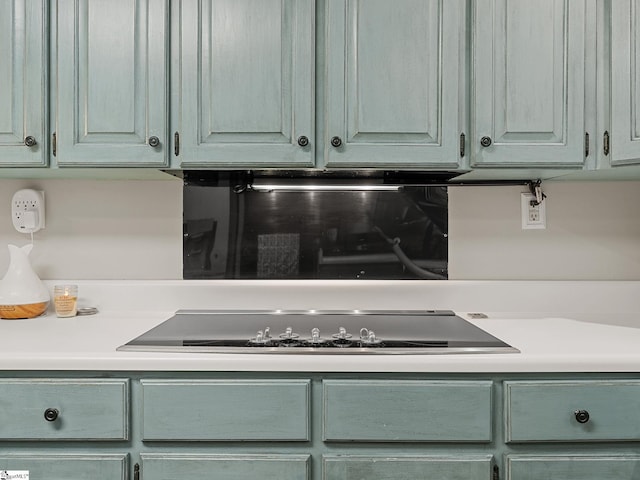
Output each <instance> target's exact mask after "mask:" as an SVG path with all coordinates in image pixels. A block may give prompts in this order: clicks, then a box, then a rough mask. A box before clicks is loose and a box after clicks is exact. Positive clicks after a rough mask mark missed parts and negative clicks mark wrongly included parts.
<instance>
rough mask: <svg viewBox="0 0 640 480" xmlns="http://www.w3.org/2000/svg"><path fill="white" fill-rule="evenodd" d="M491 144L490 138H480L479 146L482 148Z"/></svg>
mask: <svg viewBox="0 0 640 480" xmlns="http://www.w3.org/2000/svg"><path fill="white" fill-rule="evenodd" d="M492 143H493V140H491V137H482V138H481V139H480V145H482V146H483V147H490V146H491V144H492Z"/></svg>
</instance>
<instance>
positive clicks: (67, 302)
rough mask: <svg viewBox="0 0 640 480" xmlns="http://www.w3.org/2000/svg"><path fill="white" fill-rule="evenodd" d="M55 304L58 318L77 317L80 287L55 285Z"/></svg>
mask: <svg viewBox="0 0 640 480" xmlns="http://www.w3.org/2000/svg"><path fill="white" fill-rule="evenodd" d="M53 304H54V306H55V309H56V315H57V316H58V317H75V316H76V313H77V312H78V286H77V285H55V286H54V287H53Z"/></svg>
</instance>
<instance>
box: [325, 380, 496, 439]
mask: <svg viewBox="0 0 640 480" xmlns="http://www.w3.org/2000/svg"><path fill="white" fill-rule="evenodd" d="M323 396H324V417H323V435H324V437H323V438H324V440H325V441H371V442H415V441H417V442H451V441H457V442H489V441H491V382H489V381H487V382H482V381H481V382H425V381H353V380H326V381H325V382H323Z"/></svg>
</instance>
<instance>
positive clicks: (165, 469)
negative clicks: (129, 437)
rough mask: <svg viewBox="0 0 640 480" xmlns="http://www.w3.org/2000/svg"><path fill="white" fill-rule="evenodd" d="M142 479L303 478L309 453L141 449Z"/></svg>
mask: <svg viewBox="0 0 640 480" xmlns="http://www.w3.org/2000/svg"><path fill="white" fill-rule="evenodd" d="M140 457H141V458H142V471H143V473H144V479H145V480H164V479H182V478H183V479H189V480H211V479H214V478H219V479H233V480H256V479H259V478H264V479H270V478H274V479H276V478H277V479H278V480H307V479H308V478H309V455H212V454H209V455H206V454H204V455H187V454H184V455H180V454H170V453H167V454H162V453H157V454H153V453H143V454H142V455H141V456H140Z"/></svg>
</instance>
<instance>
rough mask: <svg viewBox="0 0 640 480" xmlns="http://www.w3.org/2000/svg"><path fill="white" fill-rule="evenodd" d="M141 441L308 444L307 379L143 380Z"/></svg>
mask: <svg viewBox="0 0 640 480" xmlns="http://www.w3.org/2000/svg"><path fill="white" fill-rule="evenodd" d="M141 383H142V391H143V440H187V441H188V440H195V441H198V440H213V441H217V440H219V441H224V440H247V441H251V440H253V441H262V440H274V441H308V440H309V384H310V382H309V381H308V380H291V381H278V380H265V381H260V380H255V381H223V380H220V381H218V380H202V381H198V380H192V381H179V380H176V381H171V380H169V381H166V380H165V381H163V380H142V381H141Z"/></svg>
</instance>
